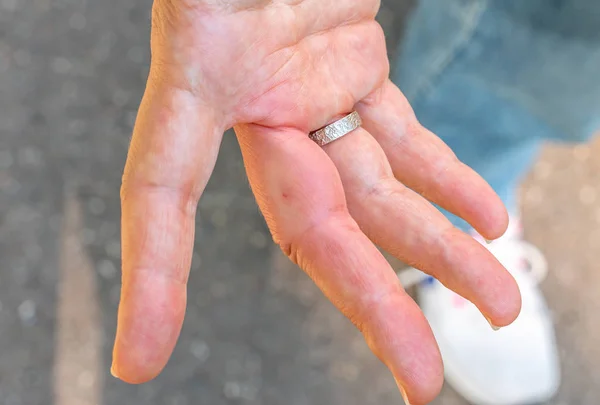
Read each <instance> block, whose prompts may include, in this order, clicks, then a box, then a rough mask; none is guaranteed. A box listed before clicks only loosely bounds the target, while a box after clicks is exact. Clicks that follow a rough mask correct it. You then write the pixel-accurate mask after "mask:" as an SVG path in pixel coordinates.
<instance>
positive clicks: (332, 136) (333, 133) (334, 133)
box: [308, 111, 362, 146]
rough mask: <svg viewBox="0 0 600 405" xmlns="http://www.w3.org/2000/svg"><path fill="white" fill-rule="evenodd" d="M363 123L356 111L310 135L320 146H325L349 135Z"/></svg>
mask: <svg viewBox="0 0 600 405" xmlns="http://www.w3.org/2000/svg"><path fill="white" fill-rule="evenodd" d="M361 125H362V120H361V119H360V115H358V112H356V111H354V112H352V113H350V114H348V115H346V116H345V117H344V118H342V119H341V120H339V121H336V122H334V123H333V124H329V125H327V126H326V127H324V128H321V129H319V130H317V131H313V132H311V133H310V134H309V135H308V136H309V137H310V139H312V140H313V141H315V142H316V143H317V145H319V146H325V145H327V144H330V143H331V142H333V141H335V140H338V139H340V138H341V137H343V136H346V135H348V134H349V133H350V132H352V131H355V130H356V129H358V128H360V126H361Z"/></svg>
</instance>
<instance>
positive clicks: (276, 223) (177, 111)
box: [113, 0, 520, 405]
mask: <svg viewBox="0 0 600 405" xmlns="http://www.w3.org/2000/svg"><path fill="white" fill-rule="evenodd" d="M378 8H379V1H377V0H294V1H292V0H229V1H227V0H156V2H155V4H154V9H153V19H152V65H151V69H150V75H149V80H148V85H147V89H146V93H145V95H144V99H143V101H142V105H141V108H140V111H139V116H138V121H137V123H136V126H135V131H134V136H133V140H132V143H131V148H130V152H129V156H128V160H127V165H126V168H125V173H124V176H123V186H122V190H121V191H122V208H123V220H122V237H123V290H122V297H121V305H120V308H119V323H118V332H117V338H116V343H115V349H114V363H113V373H114V374H115V375H116V376H117V377H119V378H121V379H123V380H125V381H127V382H131V383H142V382H145V381H148V380H150V379H152V378H153V377H155V376H156V375H157V374H158V373H159V372H160V371H161V370H162V368H163V367H164V366H165V364H166V362H167V360H168V358H169V356H170V354H171V352H172V350H173V347H174V346H175V343H176V340H177V337H178V335H179V332H180V329H181V325H182V322H183V317H184V312H185V306H186V281H187V278H188V273H189V269H190V261H191V256H192V246H193V238H194V224H195V222H194V216H195V212H196V205H197V202H198V199H199V198H200V196H201V194H202V192H203V190H204V188H205V186H206V183H207V182H208V179H209V177H210V175H211V172H212V170H213V167H214V164H215V160H216V157H217V152H218V148H219V144H220V142H221V138H222V135H223V132H224V131H225V130H226V129H227V128H230V127H232V126H233V127H235V130H236V133H237V136H238V139H239V142H240V145H241V147H242V152H243V156H244V161H245V165H246V168H247V172H248V177H249V179H250V183H251V185H252V189H253V191H254V193H255V195H256V198H257V201H258V203H259V205H260V208H261V210H262V212H263V214H264V216H265V218H266V220H267V223H268V226H269V228H270V230H271V232H272V234H273V238H274V240H275V242H276V243H278V244H279V245H280V246H281V248H282V249H283V250H284V252H285V253H286V254H287V255H289V257H290V258H291V259H292V260H293V261H294V262H296V263H297V264H298V265H299V266H300V267H302V268H303V269H304V270H305V271H306V272H307V273H308V274H309V275H310V276H311V277H312V279H313V280H314V281H315V283H316V284H317V285H318V286H319V287H320V288H321V290H322V291H323V292H324V294H325V295H326V296H327V297H328V298H329V299H330V300H331V301H332V302H333V303H334V304H335V305H336V306H337V307H338V308H339V309H340V310H341V311H342V312H343V313H344V314H345V315H346V316H347V317H348V318H349V319H350V320H351V321H352V322H353V323H354V324H355V325H356V326H357V327H358V328H359V329H360V330H361V331H362V333H363V334H364V336H365V339H366V340H367V342H368V344H369V345H370V347H371V348H372V350H373V352H374V353H375V354H376V355H377V356H379V358H380V359H381V360H382V361H383V362H384V363H385V364H386V365H387V366H388V367H389V369H390V370H391V372H392V373H393V375H394V377H395V378H396V381H398V384H399V387H400V389H401V390H403V392H404V393H405V395H407V396H408V398H409V400H410V403H411V404H413V405H415V404H416V405H418V404H425V403H427V402H429V401H430V400H432V399H433V398H434V397H435V396H436V395H437V393H438V392H439V389H440V388H441V385H442V379H443V377H442V375H443V374H442V363H441V359H440V354H439V351H438V349H437V346H436V343H435V340H434V338H433V335H432V333H431V330H430V328H429V326H428V324H427V322H426V320H425V318H424V317H423V315H422V313H421V312H420V310H419V308H418V307H417V305H416V304H415V303H414V302H413V301H412V300H411V299H410V298H409V296H408V295H407V294H406V293H405V292H404V290H403V288H402V286H401V285H400V284H399V282H398V280H397V277H396V275H395V273H394V271H393V270H392V268H391V267H390V265H389V264H388V263H387V262H386V260H385V259H384V258H383V256H382V255H381V254H380V253H379V251H378V250H377V248H376V247H375V245H374V243H375V244H377V245H379V246H381V247H382V248H384V249H386V250H388V251H389V252H391V253H393V254H394V255H395V256H397V257H398V258H399V259H401V260H402V261H404V262H406V263H408V264H410V265H414V266H417V267H419V268H420V269H422V270H424V271H425V272H427V273H429V274H431V275H433V276H435V277H436V278H438V279H439V280H440V281H442V282H443V283H444V284H445V285H446V286H448V287H449V288H452V289H453V290H455V291H457V292H458V293H459V294H461V295H463V296H464V297H466V298H467V299H469V300H471V301H472V302H473V303H475V305H477V307H478V308H479V309H480V310H481V312H482V313H483V314H484V316H485V317H487V318H488V319H490V320H491V321H492V322H493V323H494V324H495V325H497V326H505V325H508V324H510V323H511V322H512V321H513V320H514V319H515V318H516V316H517V314H518V313H519V309H520V297H519V292H518V288H517V286H516V284H515V282H514V280H513V279H512V277H511V276H510V275H509V274H508V273H507V272H506V271H505V270H504V269H503V267H502V266H501V265H500V264H499V263H498V262H497V261H496V260H495V259H494V258H493V256H492V255H491V254H489V253H488V251H487V250H486V249H485V248H483V247H482V246H480V245H479V244H478V243H477V242H475V241H474V240H472V239H471V238H470V237H469V236H467V235H466V234H464V233H462V232H460V231H458V230H457V229H455V228H454V227H452V226H451V224H450V223H449V222H448V221H447V220H446V219H445V217H444V216H442V215H441V214H440V213H439V212H438V211H437V210H436V209H435V208H434V207H433V205H431V204H430V203H429V202H428V201H427V200H426V199H428V200H430V201H432V202H434V203H437V204H439V205H440V206H442V207H445V208H446V209H448V210H449V211H452V212H454V213H456V214H458V215H460V216H462V217H463V218H465V219H466V220H467V221H469V222H470V223H471V224H472V225H473V226H474V227H475V228H476V229H477V230H478V231H479V232H480V233H481V234H482V235H484V236H485V237H487V238H488V239H494V238H497V237H499V236H500V235H501V234H502V233H503V232H504V231H505V229H506V227H507V223H508V216H507V214H506V212H505V210H504V208H503V206H502V203H501V202H500V200H499V199H498V197H497V196H496V195H495V194H494V192H493V191H492V190H491V188H490V187H489V186H488V185H487V184H486V183H485V182H484V181H483V180H482V179H481V178H480V177H479V176H477V175H476V174H475V173H474V172H473V171H471V170H470V169H469V168H467V167H466V166H465V165H463V164H461V163H460V162H458V161H457V159H456V157H455V156H454V155H453V154H452V152H451V151H450V150H449V149H448V148H447V147H446V146H445V145H444V144H443V143H442V142H441V141H440V140H439V139H438V138H437V137H435V136H434V135H433V134H431V133H430V132H429V131H427V130H426V129H425V128H423V127H422V126H421V125H420V124H419V123H418V121H417V120H416V118H415V116H414V114H413V112H412V110H411V108H410V106H409V104H408V103H407V101H406V99H405V98H404V97H403V95H402V94H401V92H400V91H399V90H398V89H397V88H396V87H395V86H394V85H393V84H392V83H391V82H390V81H389V80H388V79H387V77H388V73H389V68H388V60H387V55H386V49H385V41H384V36H383V32H382V30H381V27H380V26H379V25H378V24H377V23H376V22H375V20H374V17H375V14H376V13H377V10H378ZM353 109H356V110H358V111H359V113H360V114H361V116H362V118H363V121H364V128H361V129H359V130H357V131H355V132H353V133H351V134H349V135H347V136H345V137H344V138H342V139H340V140H338V141H336V142H334V143H332V144H330V145H327V146H326V147H324V148H320V147H319V146H317V145H316V144H315V143H313V142H312V141H310V140H309V139H308V137H307V134H308V132H309V131H311V130H315V129H318V128H320V127H323V126H325V125H326V124H328V123H330V122H332V121H335V120H336V119H339V118H340V117H341V116H343V115H345V114H347V113H349V112H350V111H352V110H353ZM413 190H414V191H413Z"/></svg>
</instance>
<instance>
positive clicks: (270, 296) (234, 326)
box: [0, 0, 600, 405]
mask: <svg viewBox="0 0 600 405" xmlns="http://www.w3.org/2000/svg"><path fill="white" fill-rule="evenodd" d="M150 5H151V3H150V1H143V2H142V1H132V0H119V1H117V0H102V1H88V0H54V1H50V0H27V1H25V0H0V269H1V271H0V405H67V404H69V405H70V404H73V405H75V404H77V405H86V404H87V405H101V404H102V405H104V404H106V405H108V404H110V405H125V404H127V405H137V404H140V405H141V404H144V405H152V404H156V405H188V404H189V405H191V404H194V405H196V404H201V405H203V404H210V405H221V404H223V405H224V404H243V405H259V404H261V405H262V404H264V405H271V404H273V405H275V404H285V405H304V404H330V405H342V404H343V405H354V404H356V405H359V404H360V405H368V404H400V403H401V399H400V396H399V394H398V393H397V391H396V387H395V384H394V382H393V380H392V378H391V377H390V376H389V375H388V373H387V371H386V370H385V369H384V367H383V366H382V365H381V364H379V362H378V361H377V360H375V359H374V358H373V356H372V355H371V354H370V353H369V351H368V349H367V347H366V345H365V344H364V343H363V341H362V339H361V337H360V336H359V334H358V332H356V331H355V330H354V329H353V327H352V326H351V325H350V324H349V323H348V322H347V321H345V320H344V319H343V318H342V317H341V316H340V315H339V314H337V313H336V312H335V310H334V309H333V307H332V306H331V305H330V304H329V303H327V302H326V301H325V300H324V299H323V298H322V297H321V295H320V293H319V292H318V291H317V290H316V288H315V287H314V286H312V284H311V283H310V281H309V280H308V279H307V278H306V277H305V276H304V275H303V274H302V273H301V272H300V271H298V270H296V269H295V268H294V267H293V266H292V265H291V264H289V263H288V262H287V261H286V260H285V259H284V258H282V257H281V254H279V253H278V252H277V250H276V249H274V248H273V247H272V246H271V243H270V242H269V236H268V233H267V230H266V227H265V224H264V222H263V220H262V218H261V216H260V215H259V212H258V210H257V208H256V205H255V203H254V199H253V197H252V195H251V193H250V191H249V187H248V185H247V180H246V178H245V174H244V171H243V167H242V164H241V159H240V153H239V150H238V147H237V144H236V141H235V138H234V137H232V136H231V135H228V136H226V138H225V141H224V145H223V148H222V151H221V156H220V158H219V161H218V164H217V168H216V171H215V174H214V176H213V178H212V180H211V182H210V184H209V187H208V190H207V193H206V195H205V196H204V198H203V200H202V202H201V207H200V215H199V218H198V237H197V242H196V249H195V252H196V253H195V256H194V263H193V271H192V276H191V279H190V287H189V309H188V314H187V318H186V322H185V326H184V330H183V333H182V337H181V340H180V342H179V344H178V346H177V349H176V351H175V354H174V356H173V359H172V360H171V362H170V363H169V365H168V367H167V369H166V370H165V372H164V373H163V374H162V375H161V376H160V377H159V378H158V379H157V380H155V381H153V382H152V383H149V384H147V385H144V386H136V387H133V386H127V385H125V384H122V383H120V382H118V381H116V380H115V379H113V378H112V377H110V375H109V374H108V366H109V364H110V349H111V344H112V338H113V335H114V330H115V323H116V308H117V302H118V297H119V259H120V245H119V215H120V214H119V195H118V190H119V185H120V175H121V170H122V167H123V164H124V159H125V154H126V148H127V145H128V141H129V136H130V133H131V130H132V125H133V121H134V118H135V114H136V109H137V106H138V103H139V100H140V98H141V94H142V91H143V88H144V79H145V76H146V74H147V69H148V60H149V50H148V33H149V31H148V30H149V9H150ZM407 9H408V4H407V2H406V1H399V0H397V1H394V0H388V1H384V6H383V9H382V13H381V15H380V21H381V23H382V25H383V26H384V27H385V28H386V31H387V33H388V39H389V42H390V49H391V50H392V51H393V50H394V49H395V48H396V45H395V44H396V42H397V41H398V39H399V37H400V35H401V27H402V20H403V18H404V16H405V13H406V10H407ZM392 53H393V52H392ZM599 154H600V144H598V143H596V144H595V145H592V146H589V147H588V146H585V147H583V146H580V147H576V148H567V147H553V148H550V149H548V150H547V151H546V152H545V154H544V156H543V157H542V160H541V162H540V164H539V165H538V166H537V167H536V169H535V170H534V172H533V174H532V176H531V179H530V180H529V181H528V183H527V186H526V188H525V190H524V193H523V195H524V200H523V204H524V213H525V220H526V225H527V232H528V236H529V238H530V240H532V241H533V242H535V243H537V244H538V245H539V246H540V247H541V248H542V249H543V250H544V252H545V253H547V255H548V257H549V259H550V261H551V265H552V270H554V271H553V273H552V275H551V276H550V278H549V279H548V280H547V281H546V283H545V284H544V290H545V291H546V292H547V294H548V296H549V299H550V302H551V306H552V309H553V311H554V313H555V317H556V322H557V328H558V334H559V342H560V346H561V350H562V358H563V364H564V371H565V372H564V384H563V389H562V390H561V393H560V396H559V397H558V398H557V400H556V401H554V402H553V404H557V405H558V404H569V405H578V404H581V405H594V404H597V403H598V402H599V401H598V397H600V371H599V370H598V367H597V364H598V361H599V360H600V348H599V347H598V344H597V342H598V340H597V338H598V336H599V333H600V328H599V327H598V326H597V325H598V320H599V317H598V315H597V314H598V309H599V308H600V298H599V296H598V294H597V291H599V289H600V272H598V270H599V269H598V262H597V252H598V251H599V249H600V203H599V201H598V193H600V187H599V185H600V163H599V160H598V159H597V158H594V156H599ZM436 403H437V404H439V405H442V404H444V405H462V404H464V402H463V401H461V400H460V398H458V397H457V396H456V395H455V394H454V393H453V392H452V391H451V390H450V389H446V390H445V392H444V394H443V396H442V397H441V398H440V399H439V400H438V401H437V402H436Z"/></svg>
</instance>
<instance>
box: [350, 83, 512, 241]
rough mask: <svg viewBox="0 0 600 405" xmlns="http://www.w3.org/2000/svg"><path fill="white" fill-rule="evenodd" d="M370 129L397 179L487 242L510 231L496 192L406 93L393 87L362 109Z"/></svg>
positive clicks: (377, 94)
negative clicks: (423, 121)
mask: <svg viewBox="0 0 600 405" xmlns="http://www.w3.org/2000/svg"><path fill="white" fill-rule="evenodd" d="M357 109H358V111H359V112H360V114H361V116H362V117H363V120H364V127H365V129H366V130H368V131H369V132H370V133H371V134H372V135H373V137H375V139H377V141H378V142H379V144H380V145H381V147H382V148H383V150H384V151H385V153H386V155H387V157H388V159H389V161H390V163H391V166H392V170H393V172H394V175H395V176H396V178H397V179H398V180H400V181H401V182H402V183H403V184H405V185H406V186H408V187H410V188H411V189H413V190H415V191H417V192H418V193H420V194H421V195H423V196H424V197H426V198H427V199H429V200H430V201H432V202H434V203H436V204H438V205H440V206H441V207H443V208H445V209H447V210H448V211H450V212H452V213H454V214H456V215H458V216H460V217H462V218H464V219H465V220H466V221H467V222H469V223H470V224H471V225H472V226H473V227H474V228H475V229H476V230H477V231H479V233H481V234H482V235H483V236H484V237H485V238H487V239H496V238H498V237H500V236H502V234H503V233H504V232H505V231H506V228H507V227H508V214H507V212H506V209H505V208H504V205H503V204H502V201H501V200H500V198H499V197H498V196H497V195H496V193H495V192H494V191H493V190H492V188H491V187H490V186H489V185H488V184H487V183H486V182H485V181H484V180H483V179H482V178H481V177H480V176H479V175H478V174H477V173H475V172H474V171H473V170H472V169H470V168H469V167H467V166H466V165H464V164H462V163H461V162H460V161H458V159H457V158H456V156H455V155H454V153H453V152H452V151H451V150H450V148H449V147H448V146H446V145H445V144H444V143H443V142H442V140H441V139H439V138H438V137H436V136H435V135H433V134H432V133H431V132H429V131H428V130H427V129H425V128H423V127H422V126H421V125H420V124H419V122H418V121H417V119H416V118H415V115H414V113H413V111H412V109H411V107H410V105H409V103H408V101H407V100H406V98H405V97H404V95H403V94H402V93H401V92H400V90H399V89H398V88H397V87H396V86H395V85H394V84H393V83H392V82H390V81H387V82H386V83H385V84H384V85H383V86H382V87H381V88H380V89H379V90H377V91H376V92H374V93H372V94H371V95H370V96H368V97H367V98H366V99H365V100H363V101H362V102H361V103H359V105H358V106H357Z"/></svg>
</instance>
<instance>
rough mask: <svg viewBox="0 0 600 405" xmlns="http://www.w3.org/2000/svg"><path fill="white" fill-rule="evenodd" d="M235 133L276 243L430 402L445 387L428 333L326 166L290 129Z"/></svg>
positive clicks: (416, 403)
mask: <svg viewBox="0 0 600 405" xmlns="http://www.w3.org/2000/svg"><path fill="white" fill-rule="evenodd" d="M236 132H237V134H238V138H239V139H240V144H241V147H242V153H243V156H244V161H245V164H246V168H247V172H248V175H249V178H250V183H251V186H252V189H253V191H254V194H255V195H256V198H257V200H258V203H259V205H260V207H261V210H262V212H263V214H264V216H265V218H266V220H267V223H268V225H269V228H270V229H271V232H272V234H273V237H274V239H275V241H276V242H277V243H278V244H279V245H280V246H281V248H282V249H283V251H284V252H285V253H286V254H287V255H288V256H289V257H290V258H291V259H292V260H293V261H294V262H295V263H297V264H298V265H299V266H300V267H302V269H304V271H305V272H306V273H307V274H308V275H309V276H310V277H311V278H312V279H313V280H314V281H315V283H316V284H317V286H318V287H319V288H320V289H321V290H322V291H323V293H324V294H325V295H326V296H327V297H328V298H329V299H330V300H331V302H332V303H333V304H334V305H335V306H336V307H337V308H338V309H339V310H340V311H342V313H344V315H346V316H347V317H348V318H349V319H350V320H351V321H352V322H353V323H354V324H355V325H356V326H357V327H358V328H359V329H360V330H361V331H362V333H363V334H364V336H365V339H366V341H367V342H368V344H369V346H370V347H371V349H372V350H373V352H374V353H375V354H376V355H377V356H379V358H380V359H381V360H382V361H383V362H384V363H385V364H386V365H387V366H388V367H389V369H390V370H391V371H392V373H393V374H394V377H395V378H396V380H397V381H398V384H399V386H400V388H401V390H403V391H404V393H406V395H407V396H408V398H409V400H410V403H411V404H413V405H420V404H426V403H429V401H431V400H432V399H433V398H434V397H435V396H436V395H437V394H438V393H439V390H440V388H441V385H442V380H443V376H442V375H443V372H442V364H441V358H440V354H439V351H438V348H437V345H436V343H435V340H434V338H433V335H432V332H431V329H430V328H429V325H428V323H427V321H426V320H425V318H424V317H423V314H422V313H421V311H420V310H419V308H418V306H417V305H416V304H415V302H414V301H413V300H412V299H411V298H410V297H409V296H408V295H407V294H406V293H405V291H404V290H403V289H402V287H401V285H400V284H399V281H398V279H397V277H396V275H395V273H394V271H393V269H392V268H391V267H390V265H389V264H388V263H387V261H386V260H385V258H384V257H383V256H382V255H381V253H380V252H379V251H378V250H377V248H376V247H375V246H374V245H373V244H372V242H371V241H370V240H369V239H368V238H367V237H366V236H365V235H364V233H363V232H361V230H360V228H359V227H358V225H357V224H356V222H355V221H354V220H353V219H352V218H351V217H350V215H349V213H348V211H347V207H346V202H345V197H344V191H343V188H342V185H341V181H340V177H339V175H338V173H337V171H336V169H335V166H334V165H333V163H332V162H331V160H330V159H329V158H328V157H327V155H326V154H325V153H324V152H323V151H322V150H321V149H320V148H319V147H318V146H317V145H316V144H314V143H313V142H312V141H310V140H309V139H308V137H307V135H306V134H305V133H302V132H299V131H296V130H292V129H287V130H272V129H268V128H265V127H261V126H256V125H248V126H240V127H238V128H236Z"/></svg>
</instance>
